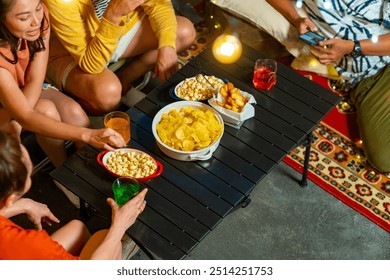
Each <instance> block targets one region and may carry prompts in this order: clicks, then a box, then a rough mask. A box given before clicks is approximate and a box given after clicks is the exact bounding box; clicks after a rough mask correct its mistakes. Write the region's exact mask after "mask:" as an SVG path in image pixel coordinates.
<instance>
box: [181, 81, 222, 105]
mask: <svg viewBox="0 0 390 280" xmlns="http://www.w3.org/2000/svg"><path fill="white" fill-rule="evenodd" d="M186 79H187V80H196V76H194V77H190V78H186ZM215 79H216V80H219V81H221V82H222V83H223V80H222V79H220V78H217V77H215ZM184 81H185V80H183V81H181V82H180V83H178V84H177V85H176V86H175V89H174V94H175V95H176V97H177V98H180V99H182V100H184V101H205V100H208V99H210V98H211V97H212V95H211V96H210V97H207V98H203V99H197V100H187V99H184V98H182V97H180V96H178V95H177V89H178V88H179V87H181V86H182V84H183V83H184ZM205 83H206V85H207V82H205ZM210 87H211V85H210ZM216 90H218V88H217V89H216Z"/></svg>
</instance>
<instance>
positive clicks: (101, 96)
mask: <svg viewBox="0 0 390 280" xmlns="http://www.w3.org/2000/svg"><path fill="white" fill-rule="evenodd" d="M65 88H66V90H68V91H69V92H71V93H72V94H73V95H74V96H76V97H79V98H81V99H82V100H84V101H85V102H86V103H88V105H89V106H90V107H91V108H92V109H93V110H94V114H101V115H102V114H104V113H106V112H109V111H112V110H114V109H116V108H117V107H118V106H119V102H120V98H121V92H122V85H121V83H120V81H119V79H118V77H117V76H116V75H115V74H114V73H113V72H112V71H110V70H109V69H104V70H103V72H101V73H99V74H88V73H85V72H84V71H82V70H81V69H80V68H79V67H78V66H76V67H75V68H74V69H73V70H72V71H70V73H69V76H68V78H67V79H66V83H65Z"/></svg>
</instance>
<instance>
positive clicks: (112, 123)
mask: <svg viewBox="0 0 390 280" xmlns="http://www.w3.org/2000/svg"><path fill="white" fill-rule="evenodd" d="M104 126H105V127H106V128H112V129H113V130H115V131H116V132H118V133H119V134H120V135H122V137H123V139H124V140H125V142H126V144H128V143H129V142H130V138H131V135H130V117H129V115H128V114H126V113H125V112H121V111H114V112H111V113H108V114H107V115H106V116H105V117H104Z"/></svg>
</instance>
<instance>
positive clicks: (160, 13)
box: [141, 0, 177, 49]
mask: <svg viewBox="0 0 390 280" xmlns="http://www.w3.org/2000/svg"><path fill="white" fill-rule="evenodd" d="M155 2H156V1H154V0H149V1H146V2H145V3H144V4H142V5H141V6H142V8H143V9H144V11H145V13H146V14H147V15H148V16H149V21H150V24H151V26H152V28H153V31H154V32H155V34H156V36H157V39H158V48H161V47H173V48H175V49H176V32H177V21H176V16H175V12H174V9H173V6H172V3H171V1H170V0H163V1H159V3H158V5H156V4H155Z"/></svg>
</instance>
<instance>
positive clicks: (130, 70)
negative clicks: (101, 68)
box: [116, 16, 196, 93]
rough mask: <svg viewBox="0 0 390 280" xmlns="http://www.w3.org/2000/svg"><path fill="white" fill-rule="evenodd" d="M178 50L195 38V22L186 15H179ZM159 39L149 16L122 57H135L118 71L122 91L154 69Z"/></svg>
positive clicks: (186, 46) (180, 50) (183, 48)
mask: <svg viewBox="0 0 390 280" xmlns="http://www.w3.org/2000/svg"><path fill="white" fill-rule="evenodd" d="M176 19H177V23H178V27H177V36H176V52H177V53H179V52H182V51H183V50H185V49H187V48H188V47H189V46H190V45H191V44H192V42H193V41H194V39H195V35H196V32H195V29H194V26H193V24H192V23H191V22H190V21H189V20H188V19H187V18H184V17H180V16H177V17H176ZM157 46H158V41H157V38H156V35H155V33H154V31H153V30H152V27H151V25H150V22H149V20H148V19H147V18H145V19H144V20H143V21H142V24H141V26H140V28H139V29H138V31H137V33H136V34H135V36H134V38H133V39H132V41H131V42H130V44H129V46H128V47H127V49H126V51H125V52H124V54H123V55H122V58H126V57H135V56H137V57H136V58H135V59H134V60H133V61H131V62H130V63H129V64H128V65H127V66H125V67H122V68H121V69H120V70H119V71H117V72H116V74H117V76H118V78H119V80H120V81H121V83H122V87H123V89H122V92H123V93H125V92H127V91H128V90H129V89H130V87H131V82H133V81H134V80H135V79H137V78H138V77H140V76H141V75H143V74H145V73H146V72H147V71H150V70H152V69H153V67H154V64H155V63H156V60H157Z"/></svg>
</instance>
